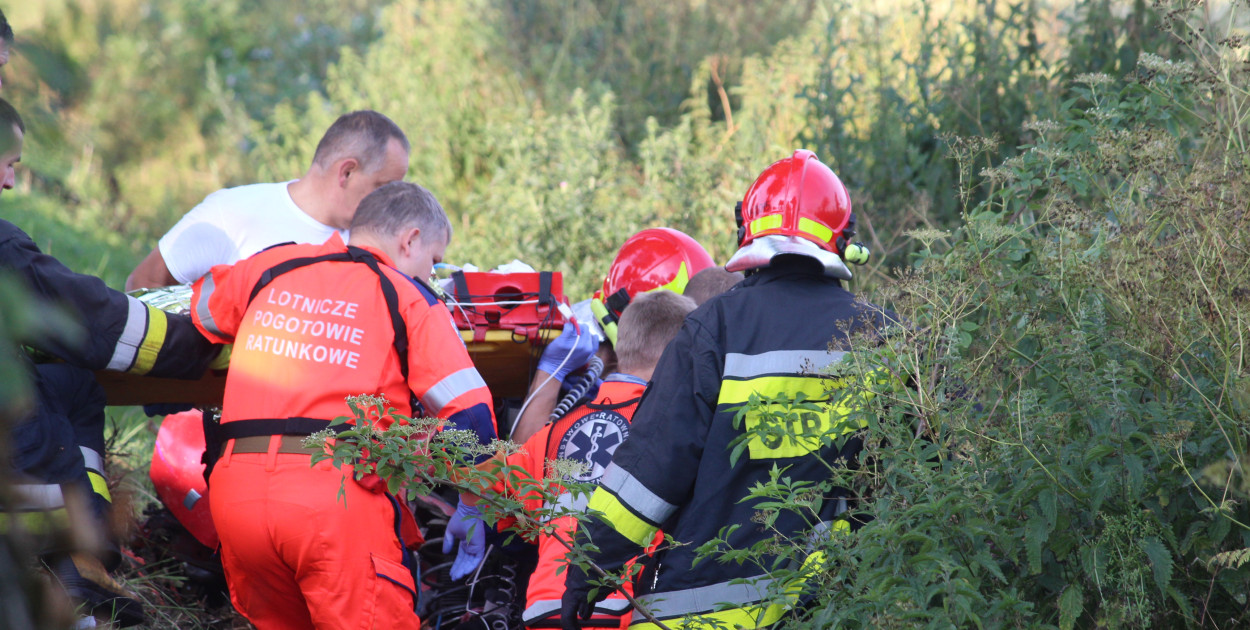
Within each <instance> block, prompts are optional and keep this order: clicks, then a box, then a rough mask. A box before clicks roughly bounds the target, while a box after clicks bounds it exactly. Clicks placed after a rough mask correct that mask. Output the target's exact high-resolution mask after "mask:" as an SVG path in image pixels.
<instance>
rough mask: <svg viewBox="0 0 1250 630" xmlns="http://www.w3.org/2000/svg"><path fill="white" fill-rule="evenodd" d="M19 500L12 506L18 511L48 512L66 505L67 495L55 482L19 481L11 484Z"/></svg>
mask: <svg viewBox="0 0 1250 630" xmlns="http://www.w3.org/2000/svg"><path fill="white" fill-rule="evenodd" d="M10 488H12V489H13V492H14V495H15V496H16V498H17V500H16V501H14V502H13V504H12V507H13V508H15V510H16V511H18V512H48V511H51V510H56V509H60V508H63V507H65V495H64V494H62V493H61V486H60V485H58V484H55V483H18V484H14V485H12V486H10Z"/></svg>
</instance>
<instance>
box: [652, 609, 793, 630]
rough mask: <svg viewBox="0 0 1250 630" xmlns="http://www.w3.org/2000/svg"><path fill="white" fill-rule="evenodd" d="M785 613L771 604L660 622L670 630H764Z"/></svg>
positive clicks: (653, 628)
mask: <svg viewBox="0 0 1250 630" xmlns="http://www.w3.org/2000/svg"><path fill="white" fill-rule="evenodd" d="M785 612H786V609H785V607H784V606H782V605H781V604H772V605H770V606H768V607H767V608H762V607H760V606H747V607H745V608H730V609H729V610H722V611H719V612H710V613H704V614H702V615H691V616H690V617H688V618H687V617H677V618H674V619H661V620H660V621H663V622H664V625H665V626H667V627H669V628H671V629H672V630H678V629H679V628H688V629H694V628H709V629H710V628H765V627H768V626H771V625H773V624H774V623H777V621H778V620H780V619H781V616H782V615H784V614H785ZM629 628H630V630H660V626H658V625H656V624H653V623H651V622H649V621H639V622H636V623H631V624H629Z"/></svg>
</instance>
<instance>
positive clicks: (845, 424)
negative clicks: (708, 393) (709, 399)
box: [717, 371, 888, 459]
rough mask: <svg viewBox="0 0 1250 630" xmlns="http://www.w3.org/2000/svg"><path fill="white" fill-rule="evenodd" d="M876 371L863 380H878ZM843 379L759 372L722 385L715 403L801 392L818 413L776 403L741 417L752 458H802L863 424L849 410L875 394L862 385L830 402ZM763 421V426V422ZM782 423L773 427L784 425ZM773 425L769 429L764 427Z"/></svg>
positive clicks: (844, 381) (739, 403)
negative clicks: (757, 376) (855, 390)
mask: <svg viewBox="0 0 1250 630" xmlns="http://www.w3.org/2000/svg"><path fill="white" fill-rule="evenodd" d="M879 372H880V371H874V372H872V373H869V374H867V375H865V377H864V378H865V384H866V385H867V384H871V383H872V382H874V381H875V382H876V383H878V384H885V383H888V380H886V381H883V380H882V376H881V374H880V373H879ZM846 384H847V381H846V379H845V378H839V379H830V378H821V377H814V376H763V377H760V378H753V379H746V380H741V381H724V382H722V383H721V392H720V397H719V399H718V400H717V403H718V404H733V405H741V404H745V403H746V402H747V401H748V400H749V399H750V397H751V394H758V395H759V396H760V397H762V398H765V399H769V398H777V397H780V396H785V397H787V398H791V399H793V398H797V396H798V394H800V393H802V394H804V395H805V397H806V399H807V401H809V402H813V403H816V404H818V405H821V406H823V407H824V410H823V411H819V412H818V411H809V410H795V411H787V410H786V409H785V406H784V405H782V404H780V403H773V404H766V405H761V406H760V407H759V408H756V409H750V410H748V411H747V413H746V415H745V416H744V417H743V425H744V426H743V430H744V432H746V433H748V434H749V435H748V438H747V453H748V456H749V457H750V458H751V459H780V458H788V457H801V456H804V455H807V454H809V453H811V452H813V451H817V450H819V449H820V448H821V447H822V446H824V445H825V444H829V443H830V442H832V441H834V440H838V439H841V438H842V437H843V436H845V435H847V434H849V433H853V432H855V431H857V430H859V429H861V428H863V427H864V421H863V419H862V418H857V419H852V418H851V414H852V413H853V412H855V411H856V410H857V409H859V408H861V407H862V406H863V405H864V404H865V403H867V402H868V401H869V400H872V398H873V397H874V396H875V395H876V394H875V393H874V392H873V391H872V390H871V389H870V388H865V389H863V390H861V391H858V392H856V393H855V394H853V395H851V396H844V397H842V398H841V399H840V400H837V401H835V402H830V400H829V399H830V392H832V391H836V390H838V389H842V388H844V387H846ZM765 423H768V424H765ZM783 423H784V425H785V426H778V425H780V424H783ZM769 429H772V430H769Z"/></svg>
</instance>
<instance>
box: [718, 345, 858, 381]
mask: <svg viewBox="0 0 1250 630" xmlns="http://www.w3.org/2000/svg"><path fill="white" fill-rule="evenodd" d="M844 356H846V353H845V352H841V351H837V352H830V351H828V350H774V351H773V352H764V353H762V354H740V353H737V352H731V353H729V354H726V355H725V376H726V377H728V378H754V377H756V376H762V375H764V374H799V373H802V372H804V371H811V372H812V373H815V372H816V371H818V370H821V369H824V368H826V367H828V366H830V365H833V364H834V363H837V362H838V361H841V360H842V357H844Z"/></svg>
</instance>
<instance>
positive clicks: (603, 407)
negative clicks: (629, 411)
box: [586, 396, 642, 411]
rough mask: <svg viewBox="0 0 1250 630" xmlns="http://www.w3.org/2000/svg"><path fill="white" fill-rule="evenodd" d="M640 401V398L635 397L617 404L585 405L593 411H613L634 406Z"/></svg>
mask: <svg viewBox="0 0 1250 630" xmlns="http://www.w3.org/2000/svg"><path fill="white" fill-rule="evenodd" d="M641 400H642V396H636V397H634V398H630V399H629V400H626V401H624V402H618V403H599V404H595V403H586V406H587V407H588V408H590V409H594V410H595V411H613V410H616V409H624V408H625V407H628V406H630V405H636V404H638V402H639V401H641Z"/></svg>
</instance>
